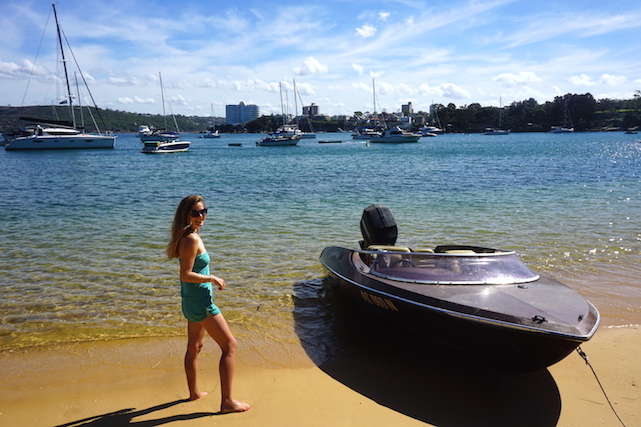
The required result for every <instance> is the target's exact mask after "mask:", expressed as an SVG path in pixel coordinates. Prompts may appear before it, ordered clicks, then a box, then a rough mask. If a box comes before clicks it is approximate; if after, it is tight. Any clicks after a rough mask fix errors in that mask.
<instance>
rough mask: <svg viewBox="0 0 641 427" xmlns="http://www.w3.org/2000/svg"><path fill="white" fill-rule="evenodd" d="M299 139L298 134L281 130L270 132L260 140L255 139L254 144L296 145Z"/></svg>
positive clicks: (262, 145) (272, 145)
mask: <svg viewBox="0 0 641 427" xmlns="http://www.w3.org/2000/svg"><path fill="white" fill-rule="evenodd" d="M298 141H300V134H294V135H291V134H288V133H282V132H272V133H270V134H269V136H266V137H264V138H262V139H261V140H260V141H256V145H257V146H259V147H285V146H290V145H296V144H298Z"/></svg>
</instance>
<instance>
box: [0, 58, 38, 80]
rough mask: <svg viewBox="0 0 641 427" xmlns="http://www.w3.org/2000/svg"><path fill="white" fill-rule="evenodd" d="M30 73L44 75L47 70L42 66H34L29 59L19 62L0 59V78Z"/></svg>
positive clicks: (23, 75)
mask: <svg viewBox="0 0 641 427" xmlns="http://www.w3.org/2000/svg"><path fill="white" fill-rule="evenodd" d="M32 73H33V74H34V75H37V76H44V75H46V74H47V70H46V69H44V68H42V67H38V66H34V64H33V63H32V62H31V61H29V60H26V59H25V60H23V61H22V62H21V63H20V64H16V63H15V62H3V61H0V78H16V77H25V76H29V75H30V74H32Z"/></svg>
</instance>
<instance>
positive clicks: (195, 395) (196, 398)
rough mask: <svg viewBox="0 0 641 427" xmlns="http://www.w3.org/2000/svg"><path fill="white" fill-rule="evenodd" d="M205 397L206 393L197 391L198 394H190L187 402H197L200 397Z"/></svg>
mask: <svg viewBox="0 0 641 427" xmlns="http://www.w3.org/2000/svg"><path fill="white" fill-rule="evenodd" d="M205 396H207V392H206V391H199V392H198V393H195V394H192V395H191V396H189V400H198V399H200V398H201V397H205Z"/></svg>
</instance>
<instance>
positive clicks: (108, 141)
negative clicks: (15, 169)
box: [4, 134, 116, 151]
mask: <svg viewBox="0 0 641 427" xmlns="http://www.w3.org/2000/svg"><path fill="white" fill-rule="evenodd" d="M115 144H116V137H115V136H108V135H83V134H81V135H73V136H48V135H43V136H28V137H19V138H14V139H12V140H11V141H9V143H8V144H7V145H6V146H5V147H4V148H5V150H9V151H10V150H60V149H84V148H114V146H115Z"/></svg>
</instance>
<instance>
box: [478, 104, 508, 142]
mask: <svg viewBox="0 0 641 427" xmlns="http://www.w3.org/2000/svg"><path fill="white" fill-rule="evenodd" d="M502 119H503V99H502V98H499V128H498V129H495V128H487V129H485V132H483V135H509V134H510V131H509V130H504V129H501V122H502Z"/></svg>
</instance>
